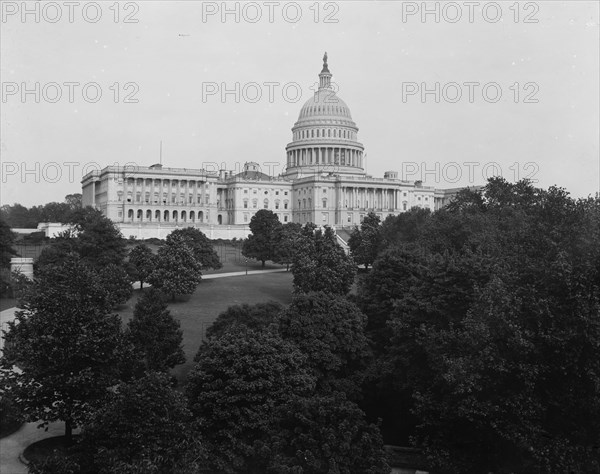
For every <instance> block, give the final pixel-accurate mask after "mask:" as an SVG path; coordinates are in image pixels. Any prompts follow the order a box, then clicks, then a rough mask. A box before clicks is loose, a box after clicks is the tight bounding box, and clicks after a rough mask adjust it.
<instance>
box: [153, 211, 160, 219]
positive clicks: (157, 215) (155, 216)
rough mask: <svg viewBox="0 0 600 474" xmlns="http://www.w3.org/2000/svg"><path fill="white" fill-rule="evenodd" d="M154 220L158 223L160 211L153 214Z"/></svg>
mask: <svg viewBox="0 0 600 474" xmlns="http://www.w3.org/2000/svg"><path fill="white" fill-rule="evenodd" d="M154 220H155V221H156V222H160V211H156V212H155V213H154Z"/></svg>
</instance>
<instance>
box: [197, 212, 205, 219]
mask: <svg viewBox="0 0 600 474" xmlns="http://www.w3.org/2000/svg"><path fill="white" fill-rule="evenodd" d="M198 222H204V213H203V212H202V211H198Z"/></svg>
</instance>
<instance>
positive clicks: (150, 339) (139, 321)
mask: <svg viewBox="0 0 600 474" xmlns="http://www.w3.org/2000/svg"><path fill="white" fill-rule="evenodd" d="M127 327H128V336H129V338H130V339H131V342H132V343H133V345H134V346H135V347H136V349H137V351H138V352H139V353H141V354H142V358H143V360H144V362H145V364H144V365H145V367H146V369H147V370H149V371H162V372H165V371H167V370H168V369H170V368H173V367H175V366H176V365H178V364H183V363H184V362H185V355H184V353H183V347H182V342H183V332H182V331H181V329H180V325H179V321H177V320H176V319H175V318H173V316H172V315H171V313H170V311H169V310H168V309H167V303H166V302H165V300H164V296H163V295H162V293H161V292H160V291H159V290H157V289H155V288H150V290H149V291H146V292H145V293H144V294H143V295H142V297H141V298H140V299H139V300H138V302H137V303H136V305H135V309H134V310H133V318H132V319H131V320H130V321H129V323H128V325H127Z"/></svg>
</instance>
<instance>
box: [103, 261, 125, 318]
mask: <svg viewBox="0 0 600 474" xmlns="http://www.w3.org/2000/svg"><path fill="white" fill-rule="evenodd" d="M97 271H98V274H99V275H100V279H101V280H102V283H101V284H102V286H103V287H104V289H105V290H106V291H107V292H108V294H109V299H110V302H111V304H112V308H115V307H116V306H119V305H122V304H125V303H126V302H127V300H128V299H129V298H131V295H132V294H133V288H132V287H131V280H130V279H129V275H128V274H127V272H126V271H125V269H124V268H123V267H121V266H118V265H115V264H114V263H110V264H108V265H106V266H105V267H101V268H99V269H98V270H97Z"/></svg>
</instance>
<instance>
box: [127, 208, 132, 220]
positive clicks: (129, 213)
mask: <svg viewBox="0 0 600 474" xmlns="http://www.w3.org/2000/svg"><path fill="white" fill-rule="evenodd" d="M127 218H128V219H129V220H133V209H129V212H128V213H127Z"/></svg>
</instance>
